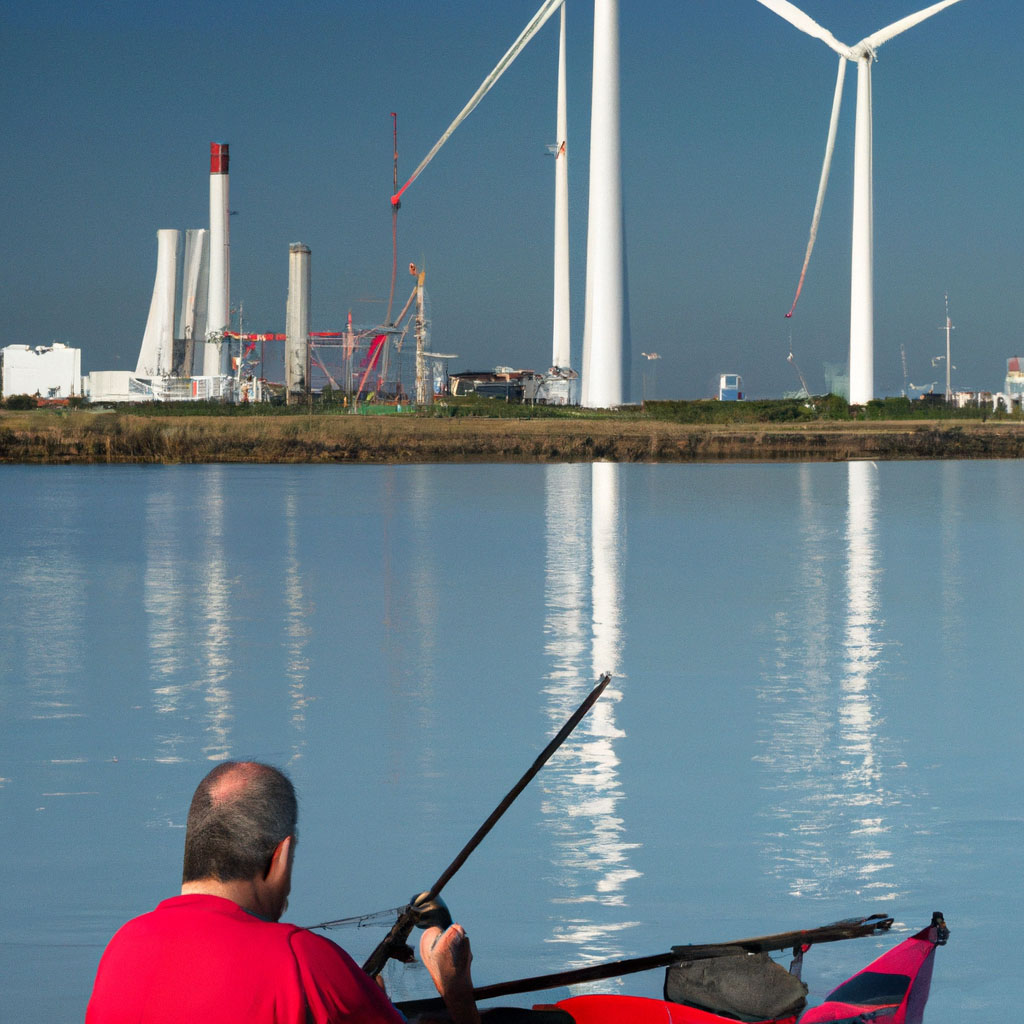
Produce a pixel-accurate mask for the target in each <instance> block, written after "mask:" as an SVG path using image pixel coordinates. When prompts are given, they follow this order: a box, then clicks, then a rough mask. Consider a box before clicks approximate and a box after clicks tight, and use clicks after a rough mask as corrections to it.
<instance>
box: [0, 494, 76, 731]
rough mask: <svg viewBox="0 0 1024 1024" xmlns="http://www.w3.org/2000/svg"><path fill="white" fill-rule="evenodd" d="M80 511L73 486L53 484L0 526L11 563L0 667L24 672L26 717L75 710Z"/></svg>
mask: <svg viewBox="0 0 1024 1024" xmlns="http://www.w3.org/2000/svg"><path fill="white" fill-rule="evenodd" d="M5 503H7V504H8V506H10V505H11V504H12V501H11V495H9V494H5ZM81 516H82V509H81V507H80V505H79V503H78V502H77V501H76V500H75V495H74V492H73V490H72V489H70V488H69V489H64V488H60V487H53V488H52V489H51V491H50V492H48V493H47V495H46V499H45V501H43V502H40V503H38V504H37V505H35V506H34V507H30V508H26V509H24V510H23V512H22V515H21V516H20V517H18V518H19V519H20V521H18V522H17V523H16V526H15V528H14V529H11V528H8V529H5V531H4V544H5V547H6V549H7V555H8V557H9V558H10V559H11V563H12V564H11V569H10V570H8V571H5V573H4V601H3V604H2V607H3V610H4V619H5V621H6V622H8V623H9V624H10V625H9V628H10V630H11V631H12V632H13V633H14V634H15V636H14V639H13V642H11V643H9V644H0V648H3V650H2V651H0V668H2V670H3V676H5V677H6V678H7V679H10V680H17V679H22V680H24V682H25V684H26V687H27V692H28V702H27V708H26V712H27V717H29V718H30V719H33V720H37V721H46V720H59V719H76V718H81V717H82V715H83V711H82V694H81V693H80V692H79V690H78V685H79V681H80V674H79V672H78V670H77V669H78V665H79V656H80V655H79V652H80V651H81V650H82V647H83V642H84V623H85V612H86V599H85V585H86V578H87V576H86V573H85V571H84V567H83V562H82V558H83V553H82V551H81V550H80V548H79V547H78V545H76V543H75V541H76V540H79V539H80V534H81V532H82V527H81ZM55 548H56V549H57V550H54V549H55ZM0 696H3V694H2V691H0ZM69 724H70V723H69Z"/></svg>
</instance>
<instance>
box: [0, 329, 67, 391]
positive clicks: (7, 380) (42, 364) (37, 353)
mask: <svg viewBox="0 0 1024 1024" xmlns="http://www.w3.org/2000/svg"><path fill="white" fill-rule="evenodd" d="M0 356H2V358H3V397H4V398H8V397H10V396H11V395H38V396H39V397H40V398H75V397H77V396H79V395H81V394H82V350H81V349H79V348H69V347H68V346H67V345H62V344H60V342H56V341H55V342H54V343H53V344H52V345H37V346H36V347H35V348H32V347H31V346H29V345H8V346H7V347H6V348H3V349H0Z"/></svg>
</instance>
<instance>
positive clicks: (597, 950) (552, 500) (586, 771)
mask: <svg viewBox="0 0 1024 1024" xmlns="http://www.w3.org/2000/svg"><path fill="white" fill-rule="evenodd" d="M618 482H619V467H618V466H617V465H613V464H610V463H601V464H596V465H594V466H592V467H591V466H581V465H562V466H549V467H547V469H546V470H545V491H546V539H547V561H546V574H545V591H546V595H545V605H546V609H547V615H546V621H545V634H546V637H547V639H546V642H545V653H546V654H547V656H548V657H549V659H550V660H551V663H552V668H551V671H550V672H549V673H548V676H547V678H548V680H549V685H548V686H547V687H546V688H545V693H546V694H547V696H548V714H549V717H550V718H551V721H552V724H561V723H562V722H564V721H565V719H566V718H567V717H568V716H569V715H570V714H571V713H572V711H573V710H574V709H575V707H576V706H577V705H578V704H579V702H580V701H581V700H582V698H583V696H584V695H585V694H586V692H587V690H588V689H589V687H590V686H591V685H592V684H593V680H594V679H595V678H596V677H597V676H598V675H600V674H601V673H603V672H611V673H612V674H613V676H614V675H615V673H616V672H617V670H618V666H619V658H620V654H621V647H622V611H621V609H622V582H621V570H622V561H623V553H622V530H621V524H620V508H619V489H618ZM588 484H589V489H590V505H591V509H590V517H589V519H590V523H589V525H590V532H589V538H588V532H587V525H588V523H587V520H588V517H587V512H586V504H587V490H588ZM588 540H589V544H588ZM588 568H589V569H590V573H589V575H590V577H591V601H590V605H591V612H592V614H591V617H590V618H591V621H590V623H589V624H588V622H587V616H586V611H585V609H586V603H587V602H586V597H587V576H588ZM588 625H589V627H590V634H591V635H590V641H591V642H590V645H589V646H590V659H589V660H590V663H589V664H588V663H587V647H588V644H587V636H586V631H587V629H588ZM620 697H621V692H620V691H618V690H615V689H613V688H611V687H609V689H607V690H606V691H605V693H604V695H603V696H602V697H601V699H600V700H599V701H598V702H597V704H596V705H595V706H594V707H593V708H592V709H591V711H590V713H589V714H588V715H587V717H586V718H585V719H584V720H583V722H582V723H581V724H580V725H579V726H578V728H577V729H576V732H575V733H574V734H573V735H572V736H571V737H570V738H569V739H567V740H566V742H565V743H564V744H563V745H562V747H561V749H560V750H559V752H558V754H557V755H556V756H555V757H554V758H553V759H552V761H551V763H550V764H549V765H548V767H547V769H546V771H545V773H544V776H543V782H542V784H543V788H544V799H543V801H542V805H541V808H542V812H543V813H544V815H545V817H546V825H547V827H548V828H549V829H550V830H551V832H552V834H553V836H554V848H555V851H556V852H555V863H554V867H555V872H554V875H553V882H554V884H555V885H556V887H557V888H558V890H559V893H560V894H559V895H557V896H555V897H553V898H552V903H554V904H555V905H556V907H559V908H567V907H569V906H572V907H573V908H574V909H573V910H572V912H571V913H572V915H573V916H571V917H568V916H566V915H565V912H564V909H563V910H559V911H558V912H557V913H555V914H553V915H552V916H553V930H552V935H551V937H550V938H549V939H548V940H547V941H549V942H556V943H567V944H569V945H572V946H574V947H576V956H575V963H576V964H577V965H583V964H587V963H594V962H598V961H601V960H606V959H610V958H615V957H621V956H623V955H625V954H624V949H623V947H622V945H621V943H620V941H619V938H618V936H619V933H621V932H622V931H624V930H626V929H629V928H632V927H634V926H635V925H636V924H637V922H635V921H629V920H625V919H623V915H622V912H621V909H620V908H624V907H626V906H627V900H626V891H625V885H626V883H627V882H629V881H630V880H631V879H633V878H637V877H639V874H640V873H639V872H638V871H636V870H634V869H633V868H631V867H630V865H629V862H628V851H629V850H631V849H633V848H634V847H636V846H637V845H639V844H636V843H628V842H625V841H624V839H623V832H624V828H623V822H622V818H621V817H620V816H619V813H618V804H619V801H620V800H621V799H622V797H623V793H622V790H621V783H620V781H619V778H618V764H619V760H618V757H617V755H616V753H615V748H614V741H615V740H616V739H618V738H620V737H622V736H623V735H624V734H623V732H622V730H621V729H619V728H618V727H617V726H616V724H615V716H614V707H615V702H616V701H617V700H618V699H619V698H620ZM588 905H589V907H590V908H591V909H589V910H587V911H584V910H583V908H584V907H585V906H588ZM605 987H607V983H605Z"/></svg>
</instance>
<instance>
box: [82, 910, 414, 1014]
mask: <svg viewBox="0 0 1024 1024" xmlns="http://www.w3.org/2000/svg"><path fill="white" fill-rule="evenodd" d="M307 1008H308V1014H307ZM85 1019H86V1024H128V1022H131V1024H192V1022H195V1024H206V1022H210V1024H214V1022H215V1024H233V1022H238V1024H243V1022H244V1024H264V1022H266V1024H270V1022H274V1024H306V1022H308V1021H315V1022H316V1024H334V1022H346V1024H352V1022H355V1021H359V1022H367V1024H401V1022H402V1021H403V1020H404V1018H403V1017H402V1015H401V1014H400V1013H399V1012H398V1011H397V1010H396V1009H395V1008H394V1006H393V1005H392V1004H391V1002H390V1001H389V1000H388V997H387V996H386V995H385V994H384V991H383V990H382V989H381V988H380V986H379V985H377V984H376V983H375V982H374V981H372V980H371V979H370V977H369V976H368V975H367V974H366V973H365V972H363V971H362V970H360V969H359V967H358V966H357V965H356V963H355V962H354V961H353V960H352V958H351V957H350V956H349V955H348V954H347V953H346V952H345V951H344V950H343V949H341V947H340V946H336V945H335V944H334V943H333V942H331V941H330V940H329V939H325V938H324V937H323V936H321V935H314V934H313V933H312V932H308V931H306V930H304V929H302V928H298V927H296V926H295V925H291V924H277V923H274V922H272V921H265V920H263V919H262V918H260V917H256V916H254V915H253V914H249V913H247V912H246V911H244V910H243V909H242V908H241V907H239V906H238V905H237V904H236V903H233V902H232V901H231V900H227V899H222V898H221V897H220V896H203V895H189V896H175V897H173V898H171V899H169V900H164V901H163V902H162V903H160V904H159V905H158V906H157V908H156V909H155V910H153V911H151V912H150V913H148V914H143V915H142V917H137V918H135V919H134V920H133V921H129V922H128V923H127V924H126V925H125V926H124V927H123V928H121V929H120V930H119V931H118V933H117V934H116V935H115V936H114V937H113V938H112V939H111V940H110V944H109V945H108V946H107V948H106V951H105V952H104V954H103V958H102V959H101V960H100V965H99V969H98V970H97V972H96V982H95V984H94V986H93V990H92V998H91V999H90V1000H89V1008H88V1009H87V1010H86V1014H85Z"/></svg>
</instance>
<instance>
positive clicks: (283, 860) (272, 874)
mask: <svg viewBox="0 0 1024 1024" xmlns="http://www.w3.org/2000/svg"><path fill="white" fill-rule="evenodd" d="M294 841H295V837H294V836H285V837H284V839H282V840H281V842H279V843H278V844H277V846H275V847H274V852H273V854H272V855H271V857H270V863H269V864H268V865H267V871H266V874H265V875H264V876H263V880H264V881H265V882H277V881H281V880H283V879H284V878H285V876H286V875H287V874H288V871H289V869H290V868H291V860H292V845H293V843H294Z"/></svg>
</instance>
